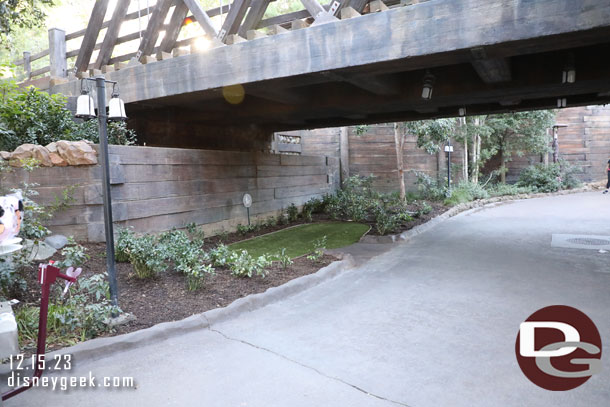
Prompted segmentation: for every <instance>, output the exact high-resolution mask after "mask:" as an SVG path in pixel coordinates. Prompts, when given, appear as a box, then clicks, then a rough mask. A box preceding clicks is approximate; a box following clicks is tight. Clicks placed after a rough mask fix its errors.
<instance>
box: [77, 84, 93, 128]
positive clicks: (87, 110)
mask: <svg viewBox="0 0 610 407" xmlns="http://www.w3.org/2000/svg"><path fill="white" fill-rule="evenodd" d="M75 117H77V118H79V119H84V120H89V119H93V118H94V117H95V103H94V102H93V98H92V97H91V95H89V89H87V87H86V85H85V81H81V83H80V96H79V97H78V99H76V114H75Z"/></svg>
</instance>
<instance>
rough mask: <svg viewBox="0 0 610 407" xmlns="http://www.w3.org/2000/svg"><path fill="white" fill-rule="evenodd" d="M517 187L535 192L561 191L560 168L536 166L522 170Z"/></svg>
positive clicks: (550, 165) (553, 165) (557, 166)
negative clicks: (527, 188)
mask: <svg viewBox="0 0 610 407" xmlns="http://www.w3.org/2000/svg"><path fill="white" fill-rule="evenodd" d="M517 186H520V187H530V188H532V189H533V190H534V191H536V192H555V191H559V190H560V189H561V168H560V167H559V165H558V164H549V165H544V164H536V165H530V166H529V167H527V168H524V169H523V171H521V174H519V181H518V182H517Z"/></svg>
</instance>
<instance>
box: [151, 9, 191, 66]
mask: <svg viewBox="0 0 610 407" xmlns="http://www.w3.org/2000/svg"><path fill="white" fill-rule="evenodd" d="M188 12H189V8H188V7H187V6H186V4H184V2H182V1H179V2H178V4H176V7H175V8H174V12H173V13H172V17H171V19H170V20H169V24H168V25H167V27H166V28H165V37H163V40H161V44H160V45H159V52H158V53H157V58H160V57H161V52H171V51H172V49H174V47H175V46H176V40H177V39H178V35H180V29H181V28H182V25H183V24H184V19H185V18H186V16H187V14H188Z"/></svg>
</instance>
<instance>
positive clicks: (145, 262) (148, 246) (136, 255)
mask: <svg viewBox="0 0 610 407" xmlns="http://www.w3.org/2000/svg"><path fill="white" fill-rule="evenodd" d="M127 253H128V257H129V262H130V263H131V264H132V265H133V269H134V272H135V274H136V277H138V278H140V279H144V278H152V277H156V276H157V275H158V274H159V273H161V272H163V271H165V270H167V262H166V258H167V253H166V252H165V251H164V248H163V247H162V246H161V245H158V244H157V242H156V239H155V237H154V236H152V235H143V236H140V237H138V238H136V239H135V240H134V242H133V245H132V246H131V247H130V248H129V249H128V250H127Z"/></svg>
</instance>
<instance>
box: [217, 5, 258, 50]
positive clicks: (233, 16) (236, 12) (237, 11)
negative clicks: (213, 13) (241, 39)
mask: <svg viewBox="0 0 610 407" xmlns="http://www.w3.org/2000/svg"><path fill="white" fill-rule="evenodd" d="M248 6H250V0H235V1H233V4H231V8H230V9H229V14H227V18H226V19H225V21H224V23H223V24H222V28H221V29H220V31H219V32H218V39H219V40H220V41H224V40H225V38H227V37H228V36H229V35H231V34H235V33H237V31H238V30H239V26H240V25H241V22H242V20H243V19H244V16H245V15H246V11H247V10H248Z"/></svg>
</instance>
